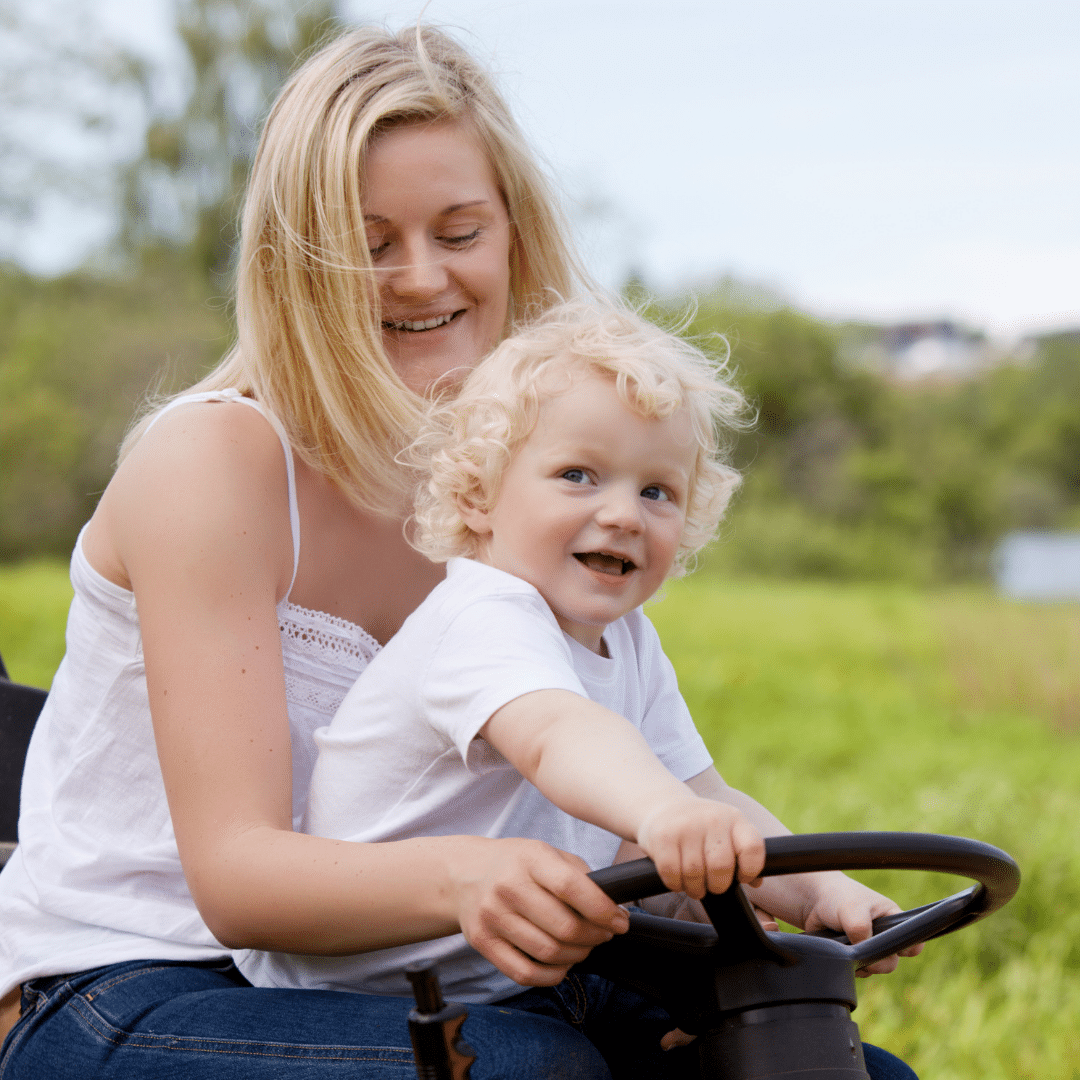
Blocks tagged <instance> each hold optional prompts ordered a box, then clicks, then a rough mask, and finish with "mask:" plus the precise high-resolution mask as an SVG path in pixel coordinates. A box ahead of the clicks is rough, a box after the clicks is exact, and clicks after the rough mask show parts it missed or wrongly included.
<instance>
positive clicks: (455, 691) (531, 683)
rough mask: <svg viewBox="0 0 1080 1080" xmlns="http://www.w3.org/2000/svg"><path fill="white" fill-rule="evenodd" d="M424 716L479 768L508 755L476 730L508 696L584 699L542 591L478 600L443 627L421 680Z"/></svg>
mask: <svg viewBox="0 0 1080 1080" xmlns="http://www.w3.org/2000/svg"><path fill="white" fill-rule="evenodd" d="M420 686H421V689H420V702H419V704H420V707H421V709H422V711H423V713H424V715H425V716H426V718H427V720H428V722H429V723H430V724H431V726H432V727H433V728H435V729H436V730H437V731H440V732H442V733H443V734H444V735H446V736H447V737H448V738H449V739H450V740H451V741H452V742H453V743H454V745H455V746H456V747H457V750H458V753H460V754H461V758H462V760H463V761H464V762H465V765H466V767H467V768H468V769H469V770H470V772H473V773H484V772H487V771H489V770H490V769H493V768H499V767H504V766H505V765H506V764H507V763H506V759H505V758H503V756H502V755H501V754H499V753H498V751H497V750H495V748H494V747H492V746H491V745H490V744H488V743H486V742H485V741H484V740H483V739H479V738H477V737H476V736H477V732H479V730H480V729H481V728H482V727H483V726H484V724H485V723H487V721H488V720H489V719H490V718H491V716H492V714H493V713H495V712H497V711H498V710H499V709H501V708H502V707H503V705H506V704H507V703H508V702H510V701H513V700H514V699H516V698H519V697H521V696H522V695H523V694H529V693H532V692H533V691H536V690H569V691H570V692H571V693H574V694H580V695H581V696H582V697H587V696H588V695H587V693H586V691H585V687H584V686H583V685H582V683H581V680H580V679H579V678H578V676H577V674H576V673H575V671H574V668H573V664H572V662H571V658H570V652H569V649H568V648H567V645H566V642H565V640H564V638H563V633H562V631H561V630H560V629H559V626H558V624H557V623H556V622H555V619H554V617H553V616H552V615H551V612H550V611H548V610H547V609H546V608H545V607H544V605H543V602H542V601H541V600H540V599H539V597H536V598H534V597H531V596H527V595H518V596H504V597H500V598H498V599H481V600H477V601H475V602H473V603H471V604H469V605H468V606H467V607H465V608H464V609H463V610H462V611H461V612H459V613H458V614H457V615H456V616H455V617H454V618H453V620H452V621H450V622H449V623H448V625H447V626H446V628H445V630H444V632H443V634H442V636H441V638H440V639H439V641H438V642H436V643H435V646H434V648H433V649H432V652H431V656H430V658H429V660H428V663H427V666H426V668H425V670H424V671H423V674H422V677H421V679H420Z"/></svg>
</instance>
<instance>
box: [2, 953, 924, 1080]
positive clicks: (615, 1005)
mask: <svg viewBox="0 0 1080 1080" xmlns="http://www.w3.org/2000/svg"><path fill="white" fill-rule="evenodd" d="M411 1004H412V1003H411V1002H410V1001H409V1000H407V999H405V998H390V997H373V996H369V995H366V994H346V993H337V992H334V991H329V990H315V991H311V990H268V989H257V988H254V987H252V986H251V985H250V984H249V983H248V982H247V980H246V979H244V977H243V976H242V975H241V974H240V973H239V972H238V971H237V970H236V968H235V967H234V966H233V965H232V963H231V962H229V961H228V960H219V961H211V962H206V963H199V964H183V963H171V962H167V961H157V960H138V961H132V962H129V963H125V964H114V965H112V966H110V967H105V968H97V969H95V970H93V971H85V972H80V973H78V974H76V975H60V976H54V977H50V978H44V979H35V980H32V981H31V982H29V983H27V984H26V985H25V986H24V988H23V1003H22V1015H21V1016H20V1019H19V1022H18V1023H17V1024H16V1025H15V1027H14V1028H12V1030H11V1033H10V1034H9V1035H8V1038H7V1039H6V1040H5V1042H4V1044H3V1047H0V1080H44V1078H48V1080H69V1078H70V1080H140V1078H151V1077H152V1078H153V1080H196V1078H199V1080H210V1078H213V1080H271V1078H273V1080H329V1078H342V1080H345V1078H357V1080H388V1078H394V1080H413V1078H414V1077H415V1076H416V1068H415V1066H414V1064H413V1057H412V1049H411V1044H410V1042H409V1033H408V1026H407V1017H408V1012H409V1009H410V1007H411ZM668 1027H670V1023H669V1021H668V1020H667V1017H666V1015H665V1014H664V1012H663V1010H662V1009H659V1008H657V1007H656V1006H653V1005H649V1004H648V1003H647V1002H645V1001H643V1000H642V999H641V998H640V997H638V996H637V995H636V994H634V993H632V992H630V991H627V990H623V989H621V988H619V987H616V986H614V985H613V984H612V983H609V982H607V981H606V980H604V979H600V978H599V977H598V976H595V975H587V976H572V977H571V978H570V979H567V980H565V981H564V982H563V983H562V984H560V986H558V987H556V988H555V989H554V990H527V991H525V992H524V993H522V994H519V995H517V996H516V997H514V998H511V999H510V1000H509V1001H506V1002H501V1003H498V1004H495V1005H470V1006H469V1018H468V1020H466V1022H465V1027H464V1029H463V1035H464V1037H465V1039H466V1040H467V1041H468V1042H469V1043H470V1044H471V1045H472V1046H473V1047H474V1048H475V1050H476V1051H477V1054H478V1060H477V1062H476V1064H475V1065H474V1066H473V1068H472V1080H563V1078H565V1080H610V1078H611V1077H612V1075H613V1074H614V1076H615V1077H618V1078H623V1077H626V1078H629V1077H642V1078H645V1077H648V1078H649V1080H654V1078H655V1080H660V1078H665V1080H666V1078H669V1077H670V1078H675V1077H680V1076H685V1075H689V1076H693V1075H694V1073H693V1071H691V1072H689V1073H688V1072H687V1071H686V1070H687V1069H689V1068H691V1064H690V1063H691V1061H692V1057H691V1056H689V1055H686V1054H682V1053H681V1052H679V1051H672V1052H671V1053H667V1054H665V1053H664V1052H662V1051H660V1050H659V1049H658V1042H659V1038H660V1036H661V1035H662V1034H663V1033H664V1032H665V1031H666V1030H667V1029H668ZM594 1044H595V1045H594ZM605 1053H606V1054H608V1055H609V1056H610V1057H611V1069H610V1070H609V1068H608V1065H607V1064H605V1060H604V1057H603V1054H605ZM878 1054H881V1055H882V1057H881V1058H880V1062H879V1059H878V1058H877V1056H876V1055H878ZM872 1055H874V1056H872ZM866 1060H867V1066H868V1068H869V1070H870V1075H871V1077H873V1080H911V1078H912V1077H913V1076H914V1074H913V1073H911V1071H910V1070H908V1069H907V1067H906V1066H905V1065H903V1063H902V1062H899V1061H897V1059H896V1058H893V1057H891V1056H890V1055H887V1054H884V1053H883V1052H881V1051H877V1052H874V1051H873V1048H867V1055H866ZM872 1062H875V1063H883V1064H881V1068H879V1069H876V1065H875V1064H872ZM890 1070H891V1071H890Z"/></svg>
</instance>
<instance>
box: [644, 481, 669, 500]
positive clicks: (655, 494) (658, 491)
mask: <svg viewBox="0 0 1080 1080" xmlns="http://www.w3.org/2000/svg"><path fill="white" fill-rule="evenodd" d="M641 497H642V498H643V499H655V500H656V501H657V502H666V501H667V500H668V498H669V496H668V493H667V492H666V491H665V490H664V489H663V488H662V487H658V486H657V485H656V484H650V485H649V486H648V487H647V488H643V489H642V492H641Z"/></svg>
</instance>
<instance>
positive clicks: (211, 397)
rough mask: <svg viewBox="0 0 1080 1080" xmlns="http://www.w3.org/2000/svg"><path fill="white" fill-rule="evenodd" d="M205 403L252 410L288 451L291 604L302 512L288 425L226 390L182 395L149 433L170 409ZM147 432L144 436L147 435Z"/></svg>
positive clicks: (166, 408) (156, 416) (153, 421)
mask: <svg viewBox="0 0 1080 1080" xmlns="http://www.w3.org/2000/svg"><path fill="white" fill-rule="evenodd" d="M201 401H237V402H240V403H241V404H243V405H248V406H250V407H251V408H252V409H254V410H255V411H256V412H258V413H259V414H261V415H262V417H263V418H264V419H265V420H266V422H267V423H268V424H269V425H270V426H271V427H272V428H273V429H274V433H275V434H276V435H277V437H278V439H279V440H280V442H281V448H282V450H284V451H285V475H286V477H287V479H288V484H289V525H290V527H291V529H292V546H293V567H292V577H291V578H290V579H289V588H288V590H287V591H286V593H285V599H286V600H288V598H289V595H290V594H291V593H292V587H293V582H295V581H296V570H297V567H298V566H299V565H300V508H299V504H298V503H297V501H296V464H295V462H294V461H293V452H292V444H291V443H290V442H289V436H288V435H287V434H286V432H285V425H284V424H283V423H282V422H281V421H280V420H279V419H278V417H277V414H276V413H273V412H271V411H270V410H269V409H268V408H267V407H266V406H265V405H263V404H262V403H261V402H258V401H256V400H255V399H254V398H249V397H244V395H243V394H241V393H240V391H239V390H237V389H235V388H234V387H231V386H230V387H227V388H226V389H224V390H204V391H202V392H201V393H198V394H181V395H180V397H175V398H173V399H172V401H170V402H168V404H166V405H164V406H162V407H161V408H160V409H159V410H158V411H157V412H156V413H155V414H154V415H153V417H151V419H150V423H149V424H147V425H146V431H149V430H150V429H151V428H152V427H153V426H154V424H156V423H157V422H158V420H159V419H160V418H161V417H162V416H164V415H165V413H167V412H168V411H169V410H170V409H175V408H176V407H177V406H178V405H194V404H197V403H199V402H201ZM146 431H144V432H143V434H144V435H145V434H146Z"/></svg>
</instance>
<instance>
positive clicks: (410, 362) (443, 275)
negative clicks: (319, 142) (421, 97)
mask: <svg viewBox="0 0 1080 1080" xmlns="http://www.w3.org/2000/svg"><path fill="white" fill-rule="evenodd" d="M363 206H364V224H365V227H366V230H367V242H368V248H369V250H370V252H371V261H372V263H373V264H374V266H375V280H376V282H377V283H378V288H379V302H380V305H381V315H382V326H383V344H384V346H385V348H386V355H387V357H388V358H389V360H390V363H391V364H392V365H393V368H394V370H395V371H396V372H397V374H398V377H399V378H400V379H401V381H402V382H403V383H405V385H406V386H407V387H409V389H410V390H413V391H415V392H416V393H418V394H426V393H428V392H429V391H430V390H431V389H432V388H433V387H434V385H435V384H436V383H437V382H440V381H442V380H444V379H446V378H447V377H449V378H451V379H453V378H454V377H455V376H456V377H457V378H458V379H460V378H461V377H463V376H464V374H465V373H467V372H468V371H469V369H470V368H471V367H472V365H473V364H474V363H475V362H476V357H478V356H482V355H483V354H484V353H485V352H487V351H488V350H489V349H491V347H492V346H493V345H495V343H496V342H497V341H498V340H499V338H500V336H501V335H502V334H503V332H504V331H505V329H506V326H507V319H508V316H509V306H510V288H509V283H510V266H509V263H510V238H511V235H510V218H509V215H508V213H507V209H506V204H505V202H504V201H503V195H502V192H501V191H500V190H499V186H498V183H497V181H496V179H495V174H494V171H493V170H492V167H491V162H490V160H489V159H488V156H487V154H486V153H485V152H484V149H483V147H482V145H481V143H480V140H479V138H478V137H477V135H476V133H475V131H474V130H473V128H472V127H471V126H470V125H469V124H467V123H462V122H460V121H457V122H444V123H440V124H424V125H413V126H410V127H404V128H397V129H395V130H392V131H389V132H387V133H386V134H385V135H380V136H379V137H378V138H377V139H375V141H374V142H373V144H372V146H371V149H370V151H369V152H368V158H367V171H366V175H365V183H364V203H363Z"/></svg>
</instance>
